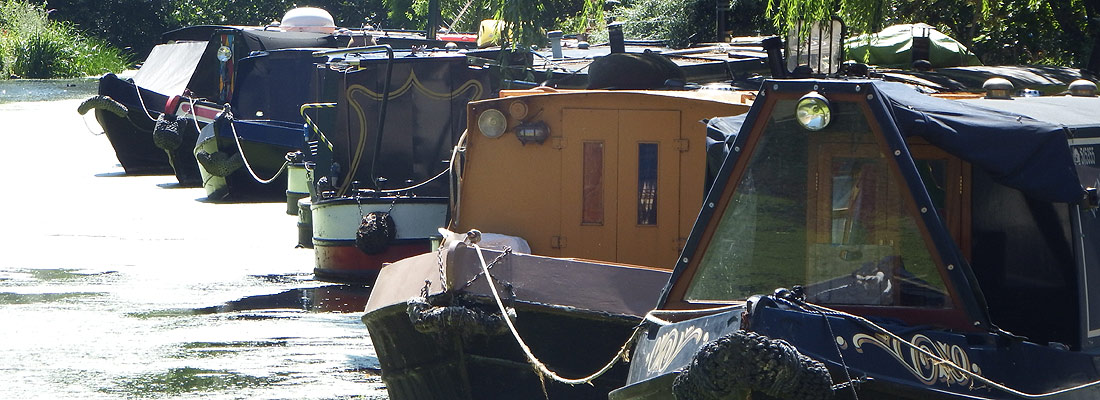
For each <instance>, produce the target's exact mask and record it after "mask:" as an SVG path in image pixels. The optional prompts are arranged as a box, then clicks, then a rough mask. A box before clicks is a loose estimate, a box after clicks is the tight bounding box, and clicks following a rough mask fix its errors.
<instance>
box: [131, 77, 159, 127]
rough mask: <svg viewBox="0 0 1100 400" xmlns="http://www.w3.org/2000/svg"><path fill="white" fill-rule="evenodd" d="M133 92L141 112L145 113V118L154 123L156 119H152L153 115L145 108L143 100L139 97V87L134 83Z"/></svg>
mask: <svg viewBox="0 0 1100 400" xmlns="http://www.w3.org/2000/svg"><path fill="white" fill-rule="evenodd" d="M134 90H135V91H137V98H138V103H141V111H142V112H143V113H145V116H146V117H148V118H149V120H150V121H153V122H156V121H157V119H156V118H153V114H149V109H148V108H146V107H145V99H143V98H142V97H141V86H138V85H137V83H134Z"/></svg>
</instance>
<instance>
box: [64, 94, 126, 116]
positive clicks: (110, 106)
mask: <svg viewBox="0 0 1100 400" xmlns="http://www.w3.org/2000/svg"><path fill="white" fill-rule="evenodd" d="M93 109H94V110H103V111H107V112H109V113H111V114H114V115H117V116H119V117H126V113H127V112H129V110H127V109H126V106H124V105H122V103H119V102H117V101H115V99H112V98H111V97H110V96H104V95H97V96H92V97H91V98H89V99H87V100H84V101H83V102H81V103H80V105H79V106H77V107H76V112H78V113H80V115H84V114H87V113H88V111H91V110H93Z"/></svg>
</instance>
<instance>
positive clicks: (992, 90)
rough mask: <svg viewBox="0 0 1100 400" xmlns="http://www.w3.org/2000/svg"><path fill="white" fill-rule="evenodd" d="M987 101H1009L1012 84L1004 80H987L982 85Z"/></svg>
mask: <svg viewBox="0 0 1100 400" xmlns="http://www.w3.org/2000/svg"><path fill="white" fill-rule="evenodd" d="M982 89H985V98H987V99H1011V98H1012V89H1013V87H1012V82H1009V81H1008V79H1005V78H989V80H986V81H985V83H983V84H982Z"/></svg>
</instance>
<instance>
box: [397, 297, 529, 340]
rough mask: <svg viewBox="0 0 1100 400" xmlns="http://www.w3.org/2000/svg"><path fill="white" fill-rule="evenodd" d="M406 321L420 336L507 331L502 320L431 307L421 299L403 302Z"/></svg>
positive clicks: (472, 311)
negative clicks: (405, 308)
mask: <svg viewBox="0 0 1100 400" xmlns="http://www.w3.org/2000/svg"><path fill="white" fill-rule="evenodd" d="M406 304H407V305H408V308H407V312H408V314H409V322H411V323H412V325H413V328H416V331H417V332H420V333H424V334H445V335H444V336H450V335H454V334H458V335H460V336H461V337H470V336H473V335H480V336H492V335H501V334H504V333H506V332H508V326H507V325H505V324H504V317H503V316H502V315H500V314H489V313H486V312H483V311H481V310H476V309H472V308H468V307H462V306H449V307H435V306H432V305H431V303H429V302H428V300H427V299H426V298H423V297H413V298H411V299H409V300H408V301H406Z"/></svg>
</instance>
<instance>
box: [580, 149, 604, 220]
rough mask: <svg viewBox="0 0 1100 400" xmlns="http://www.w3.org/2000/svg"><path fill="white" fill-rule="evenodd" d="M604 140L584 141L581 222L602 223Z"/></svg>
mask: <svg viewBox="0 0 1100 400" xmlns="http://www.w3.org/2000/svg"><path fill="white" fill-rule="evenodd" d="M603 147H604V144H603V142H584V167H583V168H584V172H583V179H582V182H581V184H582V185H583V187H582V190H581V202H582V203H581V223H582V224H591V225H602V224H603V216H604V208H603V150H604V149H603Z"/></svg>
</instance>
